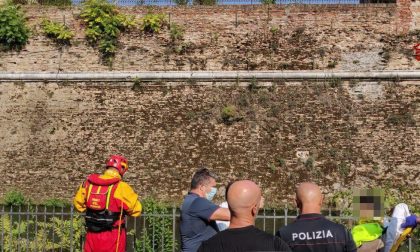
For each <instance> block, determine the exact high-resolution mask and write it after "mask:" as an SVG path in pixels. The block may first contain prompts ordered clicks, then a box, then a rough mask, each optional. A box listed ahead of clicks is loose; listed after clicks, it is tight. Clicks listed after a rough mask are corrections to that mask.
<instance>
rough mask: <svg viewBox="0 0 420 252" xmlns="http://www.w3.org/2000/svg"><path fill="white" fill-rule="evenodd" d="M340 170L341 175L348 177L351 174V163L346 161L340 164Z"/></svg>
mask: <svg viewBox="0 0 420 252" xmlns="http://www.w3.org/2000/svg"><path fill="white" fill-rule="evenodd" d="M338 172H339V174H340V176H341V177H347V176H348V175H349V174H350V165H348V164H347V163H345V162H341V163H340V164H338Z"/></svg>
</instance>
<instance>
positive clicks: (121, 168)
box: [106, 155, 128, 176]
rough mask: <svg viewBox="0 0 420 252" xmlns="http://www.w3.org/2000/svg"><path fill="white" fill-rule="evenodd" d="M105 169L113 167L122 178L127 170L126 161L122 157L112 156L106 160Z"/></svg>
mask: <svg viewBox="0 0 420 252" xmlns="http://www.w3.org/2000/svg"><path fill="white" fill-rule="evenodd" d="M106 167H113V168H115V169H117V170H118V172H119V173H120V175H121V176H122V175H124V173H125V172H126V171H127V170H128V162H127V159H126V158H125V157H123V156H120V155H112V156H110V157H109V158H108V159H107V161H106Z"/></svg>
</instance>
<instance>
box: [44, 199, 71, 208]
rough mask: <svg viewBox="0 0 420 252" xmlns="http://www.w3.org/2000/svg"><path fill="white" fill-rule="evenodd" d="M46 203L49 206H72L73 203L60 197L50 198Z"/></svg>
mask: <svg viewBox="0 0 420 252" xmlns="http://www.w3.org/2000/svg"><path fill="white" fill-rule="evenodd" d="M45 205H46V206H47V207H66V206H70V205H71V204H70V202H68V201H67V200H63V199H58V198H50V199H47V200H46V201H45Z"/></svg>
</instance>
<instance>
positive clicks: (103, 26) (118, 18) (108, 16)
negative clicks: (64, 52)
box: [80, 0, 136, 65]
mask: <svg viewBox="0 0 420 252" xmlns="http://www.w3.org/2000/svg"><path fill="white" fill-rule="evenodd" d="M80 16H81V18H83V21H84V22H85V23H86V25H87V27H86V38H87V40H88V41H89V42H90V43H91V44H92V45H93V46H97V47H98V48H99V52H100V53H101V56H102V59H103V60H104V63H106V64H109V65H111V64H112V59H113V58H114V56H115V53H116V52H117V48H118V37H119V35H120V33H121V32H124V31H127V30H129V29H131V28H133V27H135V26H136V21H135V19H134V17H133V16H128V15H124V14H122V13H120V12H119V11H118V10H117V8H116V6H115V5H112V4H110V3H108V2H107V1H106V0H87V1H86V2H84V4H83V8H82V12H81V14H80Z"/></svg>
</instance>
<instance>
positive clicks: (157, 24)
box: [141, 13, 166, 33]
mask: <svg viewBox="0 0 420 252" xmlns="http://www.w3.org/2000/svg"><path fill="white" fill-rule="evenodd" d="M165 24H166V15H165V14H154V13H148V14H146V15H145V16H144V17H143V19H142V26H141V29H142V30H143V31H144V32H148V33H158V32H159V31H160V29H162V27H163V26H164V25H165Z"/></svg>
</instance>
